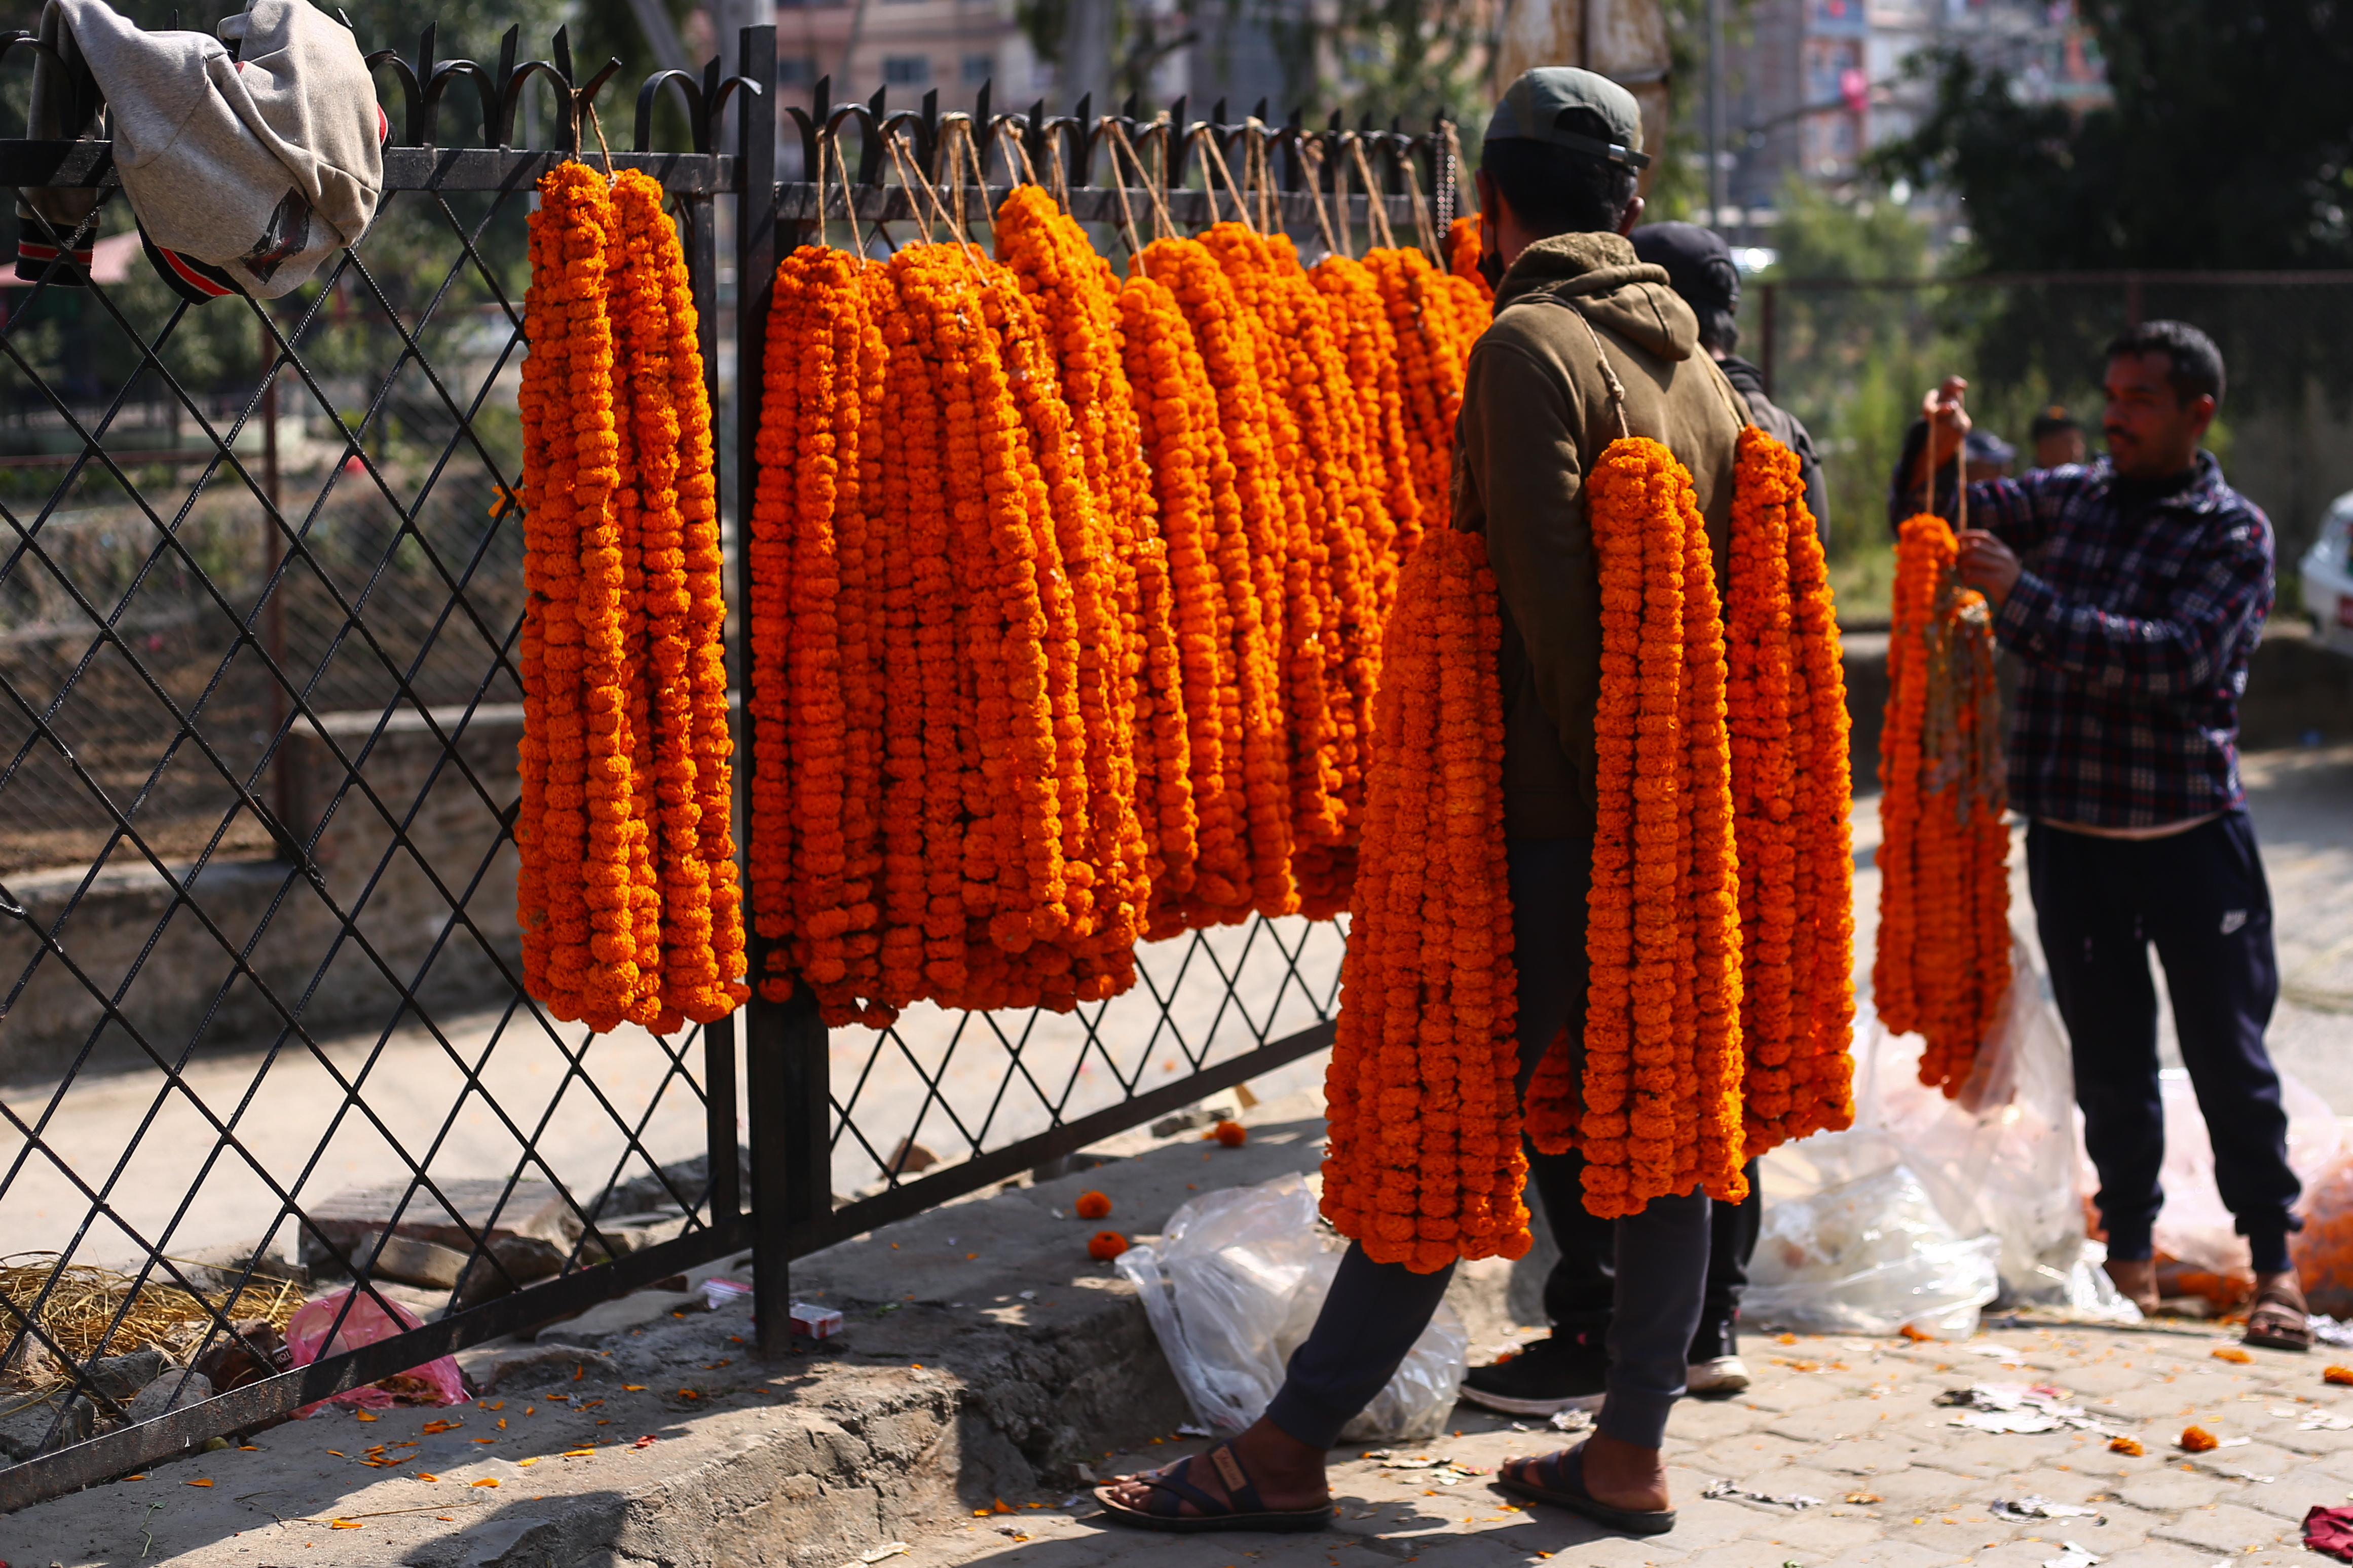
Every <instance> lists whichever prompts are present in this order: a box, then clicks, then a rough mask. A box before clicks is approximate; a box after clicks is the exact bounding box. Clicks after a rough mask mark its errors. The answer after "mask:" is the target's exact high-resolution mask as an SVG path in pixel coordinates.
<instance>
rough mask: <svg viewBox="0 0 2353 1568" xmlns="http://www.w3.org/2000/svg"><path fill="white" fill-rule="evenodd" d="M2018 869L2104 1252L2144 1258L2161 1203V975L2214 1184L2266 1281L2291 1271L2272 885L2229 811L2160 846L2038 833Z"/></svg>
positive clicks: (2250, 832)
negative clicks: (2089, 1167) (2022, 869)
mask: <svg viewBox="0 0 2353 1568" xmlns="http://www.w3.org/2000/svg"><path fill="white" fill-rule="evenodd" d="M2026 868H2027V878H2028V882H2029V886H2030V887H2031V889H2032V891H2033V895H2034V916H2035V919H2036V921H2038V922H2040V924H2041V926H2042V956H2043V959H2044V961H2045V963H2048V964H2049V965H2050V969H2051V988H2052V992H2053V993H2054V994H2055V995H2056V997H2057V999H2058V1003H2059V1016H2061V1017H2062V1018H2063V1019H2064V1020H2065V1022H2066V1025H2067V1038H2068V1041H2069V1043H2070V1044H2071V1046H2072V1047H2073V1053H2074V1058H2075V1100H2076V1103H2077V1104H2079V1105H2081V1106H2082V1107H2083V1108H2084V1148H2085V1152H2087V1153H2089V1154H2090V1155H2091V1157H2092V1163H2093V1164H2094V1166H2095V1167H2096V1168H2097V1169H2098V1171H2099V1173H2100V1192H2099V1198H2098V1203H2099V1205H2100V1218H2101V1221H2102V1223H2103V1224H2104V1225H2105V1226H2106V1228H2107V1232H2108V1256H2110V1257H2111V1258H2135V1259H2137V1258H2147V1257H2148V1256H2149V1253H2150V1250H2151V1247H2150V1241H2149V1228H2150V1226H2152V1225H2154V1224H2155V1223H2156V1220H2157V1215H2158V1209H2159V1208H2160V1207H2162V1206H2163V1205H2164V1202H2165V1194H2164V1193H2163V1192H2162V1191H2161V1190H2160V1189H2159V1187H2158V1170H2159V1168H2160V1167H2161V1166H2162V1165H2163V1164H2164V1163H2165V1114H2164V1109H2163V1104H2162V1101H2161V1100H2159V1099H2158V1078H2157V1071H2158V1068H2157V990H2156V987H2155V986H2154V985H2153V984H2151V983H2150V980H2149V973H2148V950H2149V948H2150V947H2151V946H2152V945H2154V946H2155V947H2156V949H2157V956H2158V962H2159V963H2163V964H2164V965H2165V983H2166V989H2167V991H2168V994H2170V995H2171V996H2172V999H2173V1018H2174V1023H2175V1026H2176V1027H2177V1029H2178V1030H2179V1034H2180V1037H2181V1062H2182V1066H2184V1067H2185V1068H2189V1082H2190V1085H2191V1087H2192V1088H2194V1089H2196V1090H2197V1092H2198V1108H2199V1110H2201V1111H2203V1112H2204V1113H2205V1117H2206V1131H2207V1134H2208V1136H2209V1137H2210V1138H2211V1139H2212V1141H2213V1144H2214V1177H2215V1184H2216V1185H2217V1186H2218V1187H2220V1188H2221V1195H2222V1202H2223V1204H2224V1205H2225V1206H2226V1207H2228V1208H2229V1209H2230V1211H2231V1213H2232V1215H2233V1216H2234V1217H2235V1219H2236V1220H2237V1222H2238V1229H2239V1232H2240V1234H2241V1235H2242V1236H2244V1237H2246V1238H2247V1242H2248V1246H2249V1247H2250V1248H2251V1249H2252V1250H2253V1255H2254V1258H2253V1261H2254V1267H2255V1268H2257V1269H2259V1270H2263V1271H2265V1272H2269V1271H2273V1270H2277V1269H2283V1268H2286V1267H2287V1266H2288V1256H2287V1234H2288V1232H2289V1231H2291V1230H2293V1229H2296V1228H2298V1224H2299V1222H2298V1221H2297V1220H2296V1219H2295V1216H2294V1215H2291V1214H2290V1213H2289V1212H2288V1211H2289V1208H2290V1206H2291V1205H2294V1204H2295V1200H2296V1195H2297V1194H2298V1192H2299V1191H2300V1184H2298V1182H2297V1181H2296V1178H2295V1173H2294V1172H2293V1171H2291V1170H2289V1169H2288V1164H2287V1114H2286V1112H2285V1111H2284V1110H2282V1109H2281V1107H2280V1083H2279V1074H2278V1073H2277V1072H2276V1071H2275V1070H2274V1068H2273V1067H2272V1060H2271V1056H2270V1054H2269V1053H2268V1052H2266V1051H2265V1050H2264V1049H2263V1029H2264V1026H2266V1025H2268V1024H2269V1023H2270V1022H2271V1016H2272V1004H2273V1003H2274V1001H2275V1000H2276V999H2277V998H2278V995H2279V968H2278V964H2277V963H2276V961H2275V960H2274V956H2273V952H2272V899H2271V889H2270V887H2269V885H2268V884H2267V883H2266V882H2265V880H2264V879H2263V860H2262V858H2261V857H2260V856H2259V855H2257V853H2256V851H2255V830H2254V827H2253V824H2251V823H2250V822H2249V821H2248V820H2247V814H2246V813H2245V812H2243V811H2234V812H2230V813H2227V814H2225V815H2223V816H2218V817H2216V818H2215V819H2214V820H2213V821H2211V822H2208V823H2205V824H2203V825H2201V826H2197V827H2193V828H2191V829H2189V831H2188V832H2186V833H2177V834H2173V835H2171V836H2169V837H2164V838H2148V839H2138V840H2134V839H2116V838H2100V837H2094V836H2092V835H2090V834H2084V833H2071V832H2068V831H2067V830H2066V829H2064V828H2058V827H2052V826H2048V825H2047V824H2044V823H2041V822H2037V823H2035V824H2034V825H2033V826H2031V827H2030V828H2029V829H2028V831H2027V836H2026Z"/></svg>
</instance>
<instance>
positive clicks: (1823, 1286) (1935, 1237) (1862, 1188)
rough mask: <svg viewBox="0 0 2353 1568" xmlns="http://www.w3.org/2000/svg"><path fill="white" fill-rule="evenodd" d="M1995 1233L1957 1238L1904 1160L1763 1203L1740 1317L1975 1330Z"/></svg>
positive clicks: (1840, 1326)
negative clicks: (1801, 1194)
mask: <svg viewBox="0 0 2353 1568" xmlns="http://www.w3.org/2000/svg"><path fill="white" fill-rule="evenodd" d="M2000 1250H2001V1243H2000V1239H1999V1238H1997V1237H1990V1236H1981V1237H1975V1238H1973V1239H1966V1240H1965V1239H1963V1237H1961V1236H1960V1235H1959V1233H1958V1232H1957V1231H1956V1230H1955V1229H1954V1228H1953V1226H1952V1225H1951V1224H1950V1223H1949V1222H1948V1221H1947V1219H1946V1218H1945V1216H1944V1215H1942V1214H1941V1213H1939V1212H1938V1209H1937V1205H1936V1202H1935V1201H1934V1200H1933V1199H1932V1198H1930V1197H1929V1195H1928V1190H1927V1188H1926V1187H1925V1186H1923V1185H1922V1184H1921V1182H1920V1178H1919V1177H1918V1176H1916V1175H1915V1174H1914V1173H1912V1171H1911V1170H1910V1169H1909V1168H1907V1167H1906V1166H1904V1165H1900V1164H1897V1165H1889V1166H1886V1167H1884V1168H1883V1169H1880V1170H1876V1171H1873V1172H1872V1173H1869V1174H1867V1175H1862V1176H1859V1177H1856V1178H1855V1179H1853V1180H1852V1181H1843V1182H1840V1183H1837V1184H1834V1185H1831V1186H1828V1187H1825V1188H1823V1189H1822V1190H1821V1191H1820V1192H1818V1193H1815V1194H1812V1195H1811V1196H1809V1197H1801V1198H1788V1199H1784V1200H1781V1201H1779V1202H1777V1203H1770V1204H1767V1205H1766V1208H1765V1214H1764V1219H1763V1224H1762V1227H1761V1231H1760V1234H1759V1236H1758V1237H1757V1255H1756V1258H1755V1259H1754V1261H1752V1262H1751V1264H1750V1265H1749V1271H1748V1279H1749V1285H1748V1292H1747V1295H1746V1297H1744V1298H1743V1299H1742V1301H1741V1314H1742V1316H1743V1317H1746V1318H1749V1319H1753V1320H1754V1321H1757V1322H1758V1323H1760V1324H1765V1323H1772V1324H1778V1325H1779V1326H1781V1327H1782V1328H1786V1329H1795V1330H1798V1331H1801V1332H1805V1333H1844V1334H1893V1333H1896V1332H1898V1331H1901V1330H1903V1329H1904V1328H1905V1327H1906V1326H1907V1325H1908V1326H1909V1327H1911V1328H1912V1329H1913V1331H1915V1332H1917V1333H1922V1334H1926V1335H1928V1336H1930V1337H1932V1338H1935V1339H1940V1340H1946V1339H1954V1340H1957V1339H1967V1338H1968V1336H1969V1335H1971V1334H1973V1333H1975V1332H1977V1327H1978V1309H1979V1308H1980V1307H1983V1306H1984V1305H1985V1304H1986V1303H1987V1302H1989V1301H1990V1300H1993V1299H1994V1294H1995V1292H1996V1290H1997V1289H1999V1281H1998V1279H1997V1276H1996V1273H1995V1258H1996V1257H1997V1255H1998V1254H1999V1253H2000Z"/></svg>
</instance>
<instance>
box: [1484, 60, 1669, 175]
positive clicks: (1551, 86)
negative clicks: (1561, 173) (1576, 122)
mask: <svg viewBox="0 0 2353 1568" xmlns="http://www.w3.org/2000/svg"><path fill="white" fill-rule="evenodd" d="M1577 109H1589V110H1592V111H1593V112H1594V113H1595V114H1598V115H1599V116H1600V117H1601V122H1602V123H1603V124H1604V125H1607V126H1608V127H1609V141H1607V142H1600V141H1596V140H1595V139H1594V138H1592V137H1590V136H1587V135H1584V134H1582V133H1580V132H1575V131H1569V130H1566V129H1564V128H1563V127H1562V125H1561V123H1560V122H1561V120H1562V117H1563V116H1565V115H1567V113H1568V112H1569V111H1570V110H1577ZM1514 138H1517V139H1521V140H1525V141H1530V142H1551V143H1552V144H1553V145H1554V146H1556V147H1566V148H1567V149H1568V150H1569V151H1570V152H1572V153H1585V154H1586V155H1587V156H1588V157H1593V158H1599V159H1600V160H1602V162H1604V163H1622V164H1624V165H1625V166H1626V167H1627V168H1630V169H1647V168H1649V167H1650V166H1651V158H1650V154H1649V153H1644V152H1643V151H1642V110H1641V106H1640V105H1638V104H1636V103H1635V101H1634V95H1633V94H1632V93H1630V92H1628V91H1627V90H1626V89H1624V88H1622V87H1620V86H1619V85H1618V84H1617V83H1616V82H1614V81H1611V80H1610V79H1609V78H1608V77H1606V76H1602V75H1600V74H1599V73H1598V72H1595V71H1589V70H1579V69H1578V68H1577V67H1575V66H1538V67H1537V68H1535V69H1534V70H1531V71H1522V72H1521V73H1520V79H1519V80H1517V81H1515V82H1514V83H1512V85H1511V87H1510V88H1509V89H1506V90H1505V91H1504V100H1503V101H1502V102H1501V103H1498V104H1497V105H1495V113H1494V116H1493V118H1492V119H1490V120H1489V121H1487V140H1488V141H1490V142H1502V141H1505V140H1510V139H1514Z"/></svg>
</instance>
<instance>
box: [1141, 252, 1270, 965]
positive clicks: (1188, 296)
mask: <svg viewBox="0 0 2353 1568" xmlns="http://www.w3.org/2000/svg"><path fill="white" fill-rule="evenodd" d="M1137 265H1138V266H1139V267H1140V268H1142V269H1143V270H1144V271H1145V273H1147V274H1149V275H1150V276H1151V277H1153V278H1155V279H1158V280H1159V281H1160V282H1162V283H1164V284H1166V285H1167V286H1168V287H1169V288H1170V289H1171V290H1172V291H1173V292H1174V293H1175V294H1176V302H1177V307H1178V309H1179V310H1182V311H1183V313H1184V316H1185V320H1186V324H1187V326H1189V327H1190V328H1191V329H1192V332H1193V339H1194V342H1195V344H1196V346H1197V348H1198V352H1199V353H1200V356H1201V362H1202V364H1203V366H1204V368H1205V369H1206V371H1207V372H1208V384H1209V386H1210V387H1211V388H1212V390H1213V392H1214V394H1215V397H1216V405H1217V413H1218V422H1219V428H1220V429H1221V431H1222V432H1223V435H1224V437H1225V452H1226V458H1227V462H1228V463H1229V465H1230V467H1231V468H1232V470H1233V474H1232V479H1231V480H1230V482H1228V481H1226V479H1225V478H1224V475H1223V473H1222V471H1220V472H1219V473H1218V474H1216V475H1213V476H1212V481H1211V484H1210V500H1211V502H1212V508H1213V513H1214V516H1215V519H1216V524H1217V531H1216V535H1215V537H1216V541H1217V552H1216V555H1215V560H1216V562H1217V565H1218V574H1219V580H1220V581H1221V582H1222V583H1223V584H1224V587H1225V593H1226V601H1227V605H1228V607H1229V614H1230V616H1231V617H1232V637H1233V659H1234V670H1235V686H1236V688H1237V692H1236V695H1237V697H1238V699H1239V705H1240V712H1239V714H1238V715H1237V716H1236V718H1237V721H1236V722H1235V723H1233V724H1232V725H1231V726H1230V727H1229V728H1228V729H1227V730H1226V734H1227V736H1228V737H1229V743H1230V744H1232V746H1233V747H1234V749H1235V750H1236V751H1237V752H1239V763H1240V782H1241V788H1240V795H1241V797H1242V802H1243V805H1244V807H1245V812H1246V816H1245V822H1246V824H1247V840H1246V842H1247V846H1248V853H1249V873H1248V875H1249V880H1248V882H1247V884H1246V885H1245V887H1244V889H1242V890H1244V891H1245V892H1246V894H1247V898H1248V901H1247V902H1245V903H1242V904H1240V905H1235V906H1230V907H1229V908H1228V909H1227V910H1226V915H1225V918H1226V919H1228V920H1229V921H1240V920H1242V919H1243V918H1245V917H1246V916H1247V915H1248V914H1249V913H1250V910H1253V909H1255V910H1258V911H1259V912H1260V913H1261V914H1270V915H1272V914H1287V913H1289V912H1291V911H1292V910H1293V909H1295V908H1296V906H1297V899H1298V894H1297V891H1296V889H1295V888H1294V887H1293V882H1292V879H1291V822H1290V813H1291V789H1290V783H1291V770H1290V745H1289V742H1288V740H1287V737H1286V736H1285V734H1284V731H1283V711H1284V710H1283V689H1282V667H1281V657H1282V646H1283V645H1282V630H1283V628H1282V612H1283V600H1282V582H1283V571H1284V564H1285V563H1284V557H1285V553H1286V552H1285V531H1284V526H1283V506H1282V485H1281V480H1280V479H1279V477H1278V476H1277V474H1276V472H1275V457H1274V446H1273V442H1272V439H1271V436H1270V434H1269V433H1270V431H1271V429H1272V427H1273V423H1274V419H1273V416H1272V415H1271V413H1270V411H1269V409H1268V407H1267V403H1266V397H1265V393H1264V388H1263V385H1262V384H1261V378H1260V366H1259V358H1258V346H1257V342H1256V336H1257V334H1256V331H1255V330H1254V329H1253V327H1252V326H1251V324H1250V321H1249V319H1248V318H1247V317H1246V316H1245V314H1244V312H1243V310H1242V307H1241V303H1240V300H1239V299H1238V298H1237V297H1236V295H1235V292H1234V289H1233V285H1232V283H1231V282H1230V281H1229V279H1228V278H1227V277H1226V274H1225V272H1224V271H1223V269H1222V268H1220V267H1219V263H1218V259H1217V258H1216V257H1215V256H1214V255H1212V254H1211V253H1210V251H1209V249H1208V247H1206V246H1204V245H1203V244H1202V243H1201V242H1200V241H1198V240H1192V239H1157V240H1155V241H1153V242H1152V243H1151V244H1150V245H1149V246H1146V247H1145V250H1144V254H1143V255H1142V256H1141V257H1139V258H1137Z"/></svg>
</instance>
